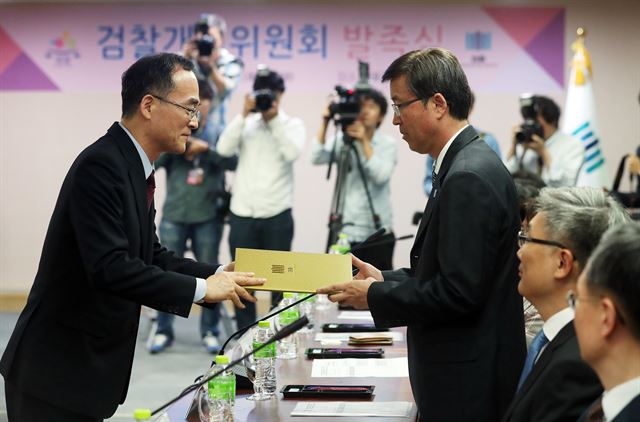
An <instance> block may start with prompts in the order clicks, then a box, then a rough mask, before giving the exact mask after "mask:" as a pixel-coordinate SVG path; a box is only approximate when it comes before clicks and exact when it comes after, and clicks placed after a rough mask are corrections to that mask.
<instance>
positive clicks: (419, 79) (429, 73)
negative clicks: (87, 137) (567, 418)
mask: <svg viewBox="0 0 640 422" xmlns="http://www.w3.org/2000/svg"><path fill="white" fill-rule="evenodd" d="M383 80H384V81H387V80H388V81H390V82H391V83H390V90H391V99H392V101H393V104H392V107H393V111H394V117H393V123H394V124H395V125H396V126H398V127H399V128H400V133H401V134H402V135H403V138H404V140H405V141H406V142H407V144H408V145H409V148H411V149H412V150H413V151H416V152H417V153H420V154H429V155H431V156H432V157H433V158H434V159H435V166H434V173H435V174H434V177H433V180H434V188H433V190H432V191H431V194H430V196H429V200H428V202H427V206H426V209H425V212H424V215H423V217H422V220H421V222H420V226H419V228H418V233H417V235H416V239H415V243H414V245H413V248H412V249H411V255H410V263H411V267H410V268H404V269H399V270H395V271H382V272H381V271H379V270H378V269H377V268H375V267H374V266H372V265H370V264H367V263H364V262H362V261H360V260H359V259H357V258H355V257H354V258H352V261H353V264H354V265H355V266H356V267H357V268H358V270H359V272H358V274H357V275H356V276H355V278H354V280H352V281H351V282H348V283H342V284H336V285H333V286H328V287H326V288H323V289H320V290H319V292H320V293H331V292H339V293H334V294H332V295H331V296H330V297H331V300H332V301H336V302H341V303H345V304H349V305H352V306H354V307H356V308H367V307H368V308H369V309H370V310H371V314H372V315H373V318H374V321H375V323H376V325H377V326H378V327H397V326H407V347H408V354H409V377H410V380H411V387H412V390H413V396H414V398H415V400H416V403H417V405H418V411H419V413H420V418H421V420H425V421H457V422H464V421H496V420H500V418H501V417H502V415H503V414H504V412H505V410H506V408H507V406H508V404H509V402H510V401H511V399H512V397H513V393H514V391H515V388H516V384H517V382H518V375H519V373H520V370H521V368H522V362H523V361H524V356H525V342H524V326H523V314H522V298H521V297H520V296H519V295H518V292H517V290H516V286H515V282H516V277H517V258H516V247H517V239H516V236H517V232H518V228H519V227H520V219H519V216H518V207H517V199H516V191H515V187H514V185H513V181H512V180H511V176H510V175H509V173H508V172H507V170H506V169H505V168H504V166H503V165H502V163H501V161H500V158H499V157H498V156H497V155H496V153H495V152H493V151H492V150H491V148H489V146H488V145H487V144H486V143H485V142H484V141H482V140H481V139H480V138H479V136H478V134H477V132H476V131H475V130H474V129H473V128H472V127H470V126H469V124H468V122H467V117H468V114H469V108H470V104H471V90H470V89H469V84H468V83H467V78H466V75H465V74H464V71H463V70H462V66H461V65H460V63H459V62H458V60H457V58H456V57H455V56H454V55H453V54H451V52H449V51H447V50H444V49H439V48H432V49H426V50H422V51H412V52H410V53H407V54H405V55H403V56H401V57H400V58H398V59H396V60H395V61H394V62H393V63H392V64H391V65H390V66H389V68H388V69H387V70H386V72H385V73H384V76H383Z"/></svg>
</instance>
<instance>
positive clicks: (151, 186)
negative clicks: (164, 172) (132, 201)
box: [147, 170, 156, 210]
mask: <svg viewBox="0 0 640 422" xmlns="http://www.w3.org/2000/svg"><path fill="white" fill-rule="evenodd" d="M155 172H156V171H155V170H152V171H151V174H150V175H149V177H148V178H147V210H150V209H151V203H152V202H153V194H154V193H155V191H156V178H155V177H154V176H153V175H154V173H155Z"/></svg>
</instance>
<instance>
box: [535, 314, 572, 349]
mask: <svg viewBox="0 0 640 422" xmlns="http://www.w3.org/2000/svg"><path fill="white" fill-rule="evenodd" d="M573 316H574V313H573V309H571V308H568V307H567V308H564V309H563V310H561V311H560V312H557V313H555V314H553V316H551V318H549V319H548V320H546V321H545V323H544V325H543V326H542V331H544V335H545V336H546V337H547V338H548V339H549V341H551V340H553V339H554V338H555V336H557V335H558V333H559V332H560V330H562V329H563V328H564V326H565V325H567V324H568V323H570V322H571V321H573Z"/></svg>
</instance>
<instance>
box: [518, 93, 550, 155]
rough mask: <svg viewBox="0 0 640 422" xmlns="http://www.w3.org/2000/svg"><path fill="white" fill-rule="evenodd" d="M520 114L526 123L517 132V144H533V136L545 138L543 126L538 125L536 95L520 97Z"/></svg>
mask: <svg viewBox="0 0 640 422" xmlns="http://www.w3.org/2000/svg"><path fill="white" fill-rule="evenodd" d="M520 114H522V118H523V119H524V122H523V123H522V124H521V125H520V129H519V130H518V131H517V132H516V142H517V143H527V142H531V141H532V137H533V135H538V136H539V137H541V138H544V132H543V130H542V126H541V125H540V123H538V105H537V103H536V96H535V95H531V94H522V95H521V96H520Z"/></svg>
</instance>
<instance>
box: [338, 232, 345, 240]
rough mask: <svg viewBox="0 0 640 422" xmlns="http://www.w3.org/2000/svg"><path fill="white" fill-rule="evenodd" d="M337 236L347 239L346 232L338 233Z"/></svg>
mask: <svg viewBox="0 0 640 422" xmlns="http://www.w3.org/2000/svg"><path fill="white" fill-rule="evenodd" d="M338 238H339V239H347V234H346V233H340V234H339V235H338Z"/></svg>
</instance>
